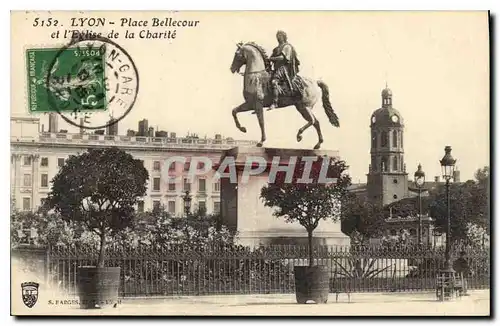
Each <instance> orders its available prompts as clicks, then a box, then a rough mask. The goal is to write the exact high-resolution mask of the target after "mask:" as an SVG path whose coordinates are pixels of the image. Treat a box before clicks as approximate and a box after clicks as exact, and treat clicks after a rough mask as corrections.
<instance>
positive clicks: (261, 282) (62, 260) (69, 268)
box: [30, 244, 490, 297]
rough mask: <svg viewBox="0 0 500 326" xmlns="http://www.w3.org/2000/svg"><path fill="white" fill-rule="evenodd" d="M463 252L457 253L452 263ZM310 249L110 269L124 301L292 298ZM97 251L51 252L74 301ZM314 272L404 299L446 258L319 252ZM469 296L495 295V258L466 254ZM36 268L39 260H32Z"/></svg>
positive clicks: (50, 267) (153, 250)
mask: <svg viewBox="0 0 500 326" xmlns="http://www.w3.org/2000/svg"><path fill="white" fill-rule="evenodd" d="M461 250H463V249H458V248H455V249H454V252H453V259H456V258H457V257H458V253H459V252H460V251H461ZM307 253H308V250H307V246H298V245H275V246H267V247H259V248H254V249H251V248H248V247H241V246H227V245H225V246H217V245H213V246H208V247H207V246H199V247H196V246H195V247H193V246H192V245H191V246H185V245H154V244H153V245H140V246H136V247H123V246H120V245H118V244H114V245H113V246H111V248H109V249H108V251H107V255H106V265H107V266H119V267H121V284H120V295H121V296H122V297H138V296H141V297H142V296H171V295H208V294H252V293H262V294H265V293H293V292H294V289H295V284H294V276H293V270H294V266H299V265H306V264H307V263H308V259H307ZM97 256H98V250H97V249H96V248H93V247H88V246H71V247H60V246H59V247H52V248H50V249H47V251H46V252H45V257H46V264H45V265H44V266H46V268H47V271H46V274H47V275H48V278H49V282H50V284H53V285H54V286H57V287H59V289H60V290H62V291H64V292H66V293H67V294H68V295H76V291H77V283H76V275H77V268H78V266H89V265H95V264H96V263H97ZM314 257H315V259H314V261H315V264H322V265H326V266H327V267H328V269H329V273H330V291H331V292H337V291H340V292H401V291H425V290H433V289H434V288H435V280H436V273H437V272H438V271H439V270H440V269H442V268H443V267H444V262H445V260H444V250H443V249H441V248H430V247H425V248H424V247H420V248H419V247H394V248H384V247H350V248H349V247H341V246H321V247H315V248H314ZM466 258H467V260H468V261H469V264H470V272H469V273H468V274H467V275H466V278H467V280H468V287H469V288H470V289H482V288H488V287H489V284H490V282H489V280H490V272H489V266H490V260H489V251H488V249H486V248H483V249H466ZM30 259H31V260H33V258H30Z"/></svg>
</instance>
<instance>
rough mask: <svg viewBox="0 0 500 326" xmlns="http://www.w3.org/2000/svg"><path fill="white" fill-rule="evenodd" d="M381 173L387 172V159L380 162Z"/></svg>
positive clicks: (384, 158) (383, 158)
mask: <svg viewBox="0 0 500 326" xmlns="http://www.w3.org/2000/svg"><path fill="white" fill-rule="evenodd" d="M380 171H382V172H387V157H382V159H381V160H380Z"/></svg>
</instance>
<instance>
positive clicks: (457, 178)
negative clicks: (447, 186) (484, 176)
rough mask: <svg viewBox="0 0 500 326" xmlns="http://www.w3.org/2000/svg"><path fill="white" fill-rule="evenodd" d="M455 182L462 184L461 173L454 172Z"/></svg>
mask: <svg viewBox="0 0 500 326" xmlns="http://www.w3.org/2000/svg"><path fill="white" fill-rule="evenodd" d="M453 182H460V171H458V170H455V171H453Z"/></svg>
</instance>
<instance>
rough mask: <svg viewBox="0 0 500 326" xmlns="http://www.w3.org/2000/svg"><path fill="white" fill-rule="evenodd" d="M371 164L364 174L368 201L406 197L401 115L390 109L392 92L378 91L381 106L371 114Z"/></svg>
mask: <svg viewBox="0 0 500 326" xmlns="http://www.w3.org/2000/svg"><path fill="white" fill-rule="evenodd" d="M370 132H371V147H370V148H371V149H370V155H371V164H370V165H369V168H368V174H367V192H368V200H369V201H371V202H372V203H375V204H379V205H387V204H390V203H392V202H395V201H398V200H400V199H402V198H405V197H407V196H408V173H407V172H406V164H405V162H404V143H403V133H404V124H403V117H402V116H401V114H400V113H399V112H398V111H397V110H396V109H395V108H393V107H392V91H391V90H390V89H389V88H388V87H387V85H386V87H385V89H383V90H382V106H381V108H379V109H377V110H375V111H374V112H373V113H372V115H371V121H370Z"/></svg>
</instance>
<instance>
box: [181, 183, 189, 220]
mask: <svg viewBox="0 0 500 326" xmlns="http://www.w3.org/2000/svg"><path fill="white" fill-rule="evenodd" d="M182 199H184V214H185V215H186V217H188V216H189V213H190V212H191V195H190V193H189V190H188V191H186V193H185V194H184V196H182Z"/></svg>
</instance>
